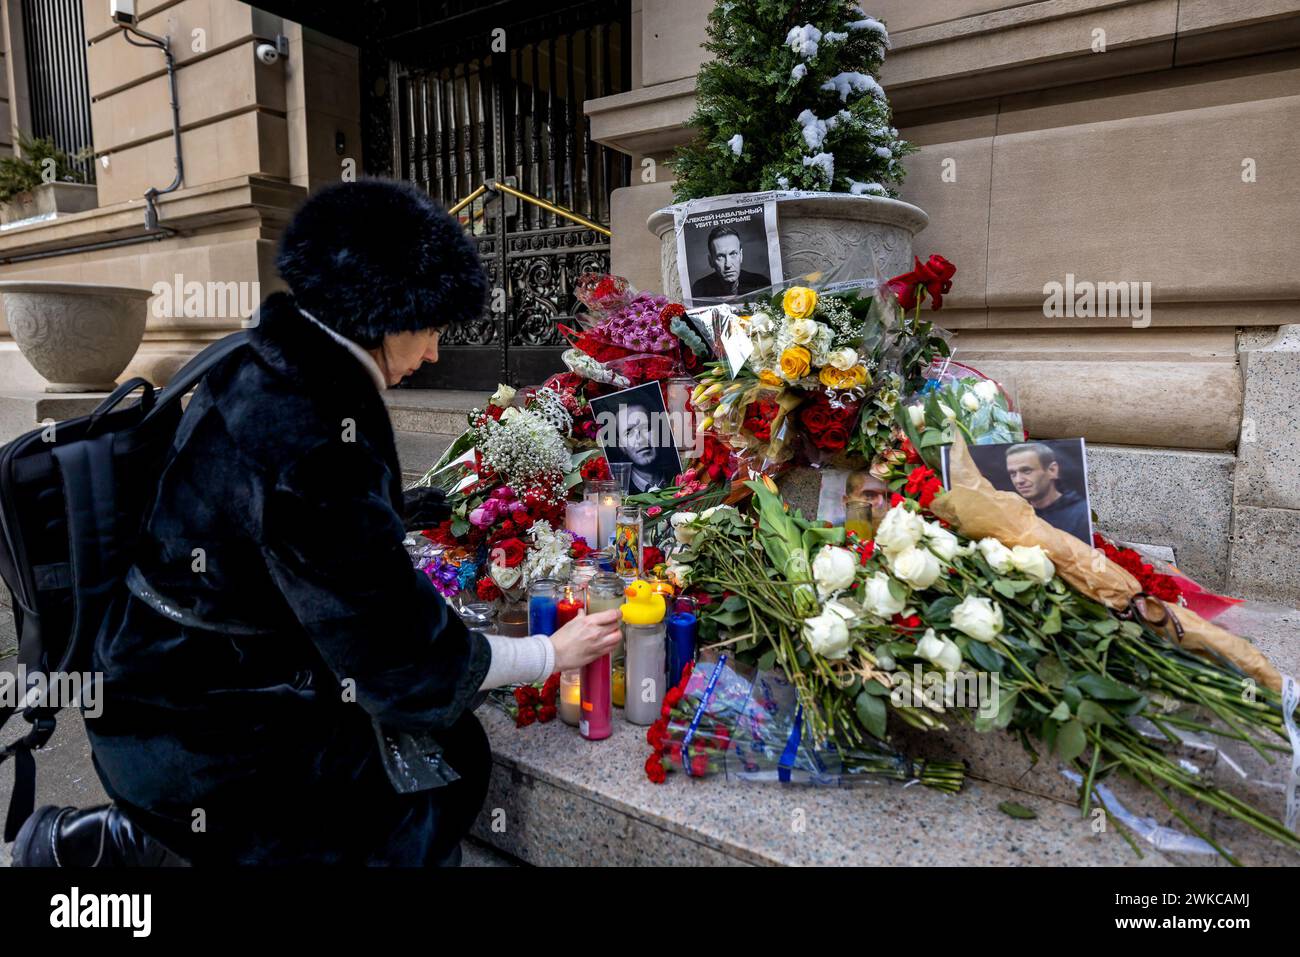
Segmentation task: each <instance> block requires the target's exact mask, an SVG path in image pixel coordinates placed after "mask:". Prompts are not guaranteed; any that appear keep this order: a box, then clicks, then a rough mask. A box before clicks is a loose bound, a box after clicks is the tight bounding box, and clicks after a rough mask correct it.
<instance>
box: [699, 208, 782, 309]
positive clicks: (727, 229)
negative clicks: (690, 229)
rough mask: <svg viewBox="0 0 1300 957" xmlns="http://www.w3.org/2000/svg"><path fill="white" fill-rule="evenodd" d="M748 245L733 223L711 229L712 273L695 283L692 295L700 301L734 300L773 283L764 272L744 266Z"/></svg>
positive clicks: (710, 255)
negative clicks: (751, 270)
mask: <svg viewBox="0 0 1300 957" xmlns="http://www.w3.org/2000/svg"><path fill="white" fill-rule="evenodd" d="M744 261H745V246H744V243H743V242H742V241H741V239H740V233H738V232H737V231H736V230H735V229H734V228H732V227H731V226H715V227H714V228H713V229H712V230H711V231H710V232H709V240H708V268H709V270H710V272H709V273H708V275H706V276H703V277H702V278H700V279H697V280H696V281H695V282H694V283H693V284H692V285H691V297H692V298H693V299H694V300H696V301H697V302H698V301H700V300H707V299H730V298H732V297H734V296H742V295H744V294H745V293H749V292H753V291H754V290H755V289H762V288H763V287H765V286H769V285H771V279H769V278H768V277H767V276H766V275H764V274H762V273H756V272H749V271H747V270H745V269H744V268H743V264H744Z"/></svg>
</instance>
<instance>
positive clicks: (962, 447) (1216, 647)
mask: <svg viewBox="0 0 1300 957" xmlns="http://www.w3.org/2000/svg"><path fill="white" fill-rule="evenodd" d="M948 480H949V485H950V490H949V491H947V492H944V493H941V494H939V495H938V496H937V497H936V498H935V500H934V502H933V504H932V505H931V511H933V512H934V514H935V515H937V516H939V518H941V519H943V520H944V521H946V522H949V523H950V524H952V525H954V526H956V527H957V528H958V529H959V530H960V531H961V533H962V534H963V535H965V536H966V537H967V538H971V539H974V540H976V541H978V540H979V539H981V538H996V539H997V540H998V541H1000V542H1002V544H1004V545H1006V546H1008V547H1012V546H1015V545H1040V546H1042V548H1043V550H1044V551H1045V552H1047V556H1048V557H1049V558H1050V559H1051V560H1052V564H1054V565H1055V566H1056V573H1057V574H1058V575H1060V576H1061V577H1062V578H1063V579H1065V581H1066V582H1067V583H1068V584H1069V585H1070V586H1071V587H1072V588H1074V589H1075V590H1076V591H1079V592H1082V593H1083V594H1084V595H1087V596H1088V597H1089V598H1092V599H1094V600H1096V601H1099V602H1101V603H1102V604H1104V605H1106V607H1108V608H1111V609H1114V610H1115V611H1124V610H1126V609H1128V608H1129V607H1130V606H1132V607H1133V608H1135V609H1136V610H1137V611H1138V612H1139V613H1140V614H1141V615H1142V616H1143V617H1144V618H1145V619H1146V620H1147V622H1148V623H1150V624H1151V625H1152V627H1153V628H1155V630H1156V631H1158V632H1160V633H1161V634H1163V635H1164V636H1165V637H1166V638H1168V639H1169V640H1170V641H1172V642H1174V643H1175V644H1178V645H1180V646H1181V647H1182V648H1184V649H1186V650H1187V651H1192V652H1197V653H1199V654H1201V655H1204V656H1206V657H1208V658H1216V657H1217V658H1222V659H1224V660H1226V661H1228V662H1229V663H1231V664H1232V665H1234V666H1236V667H1237V668H1239V669H1240V670H1241V671H1242V672H1243V673H1245V674H1247V675H1250V676H1251V677H1252V678H1254V679H1255V680H1256V681H1258V682H1259V683H1260V684H1262V685H1264V686H1265V687H1267V688H1271V689H1272V690H1274V691H1280V690H1281V689H1282V676H1281V674H1279V673H1278V670H1277V669H1276V668H1274V667H1273V665H1272V664H1270V663H1269V660H1268V659H1267V658H1265V657H1264V655H1263V654H1262V653H1261V652H1260V650H1259V649H1258V648H1256V647H1255V646H1254V645H1252V644H1251V643H1250V642H1249V641H1247V640H1246V639H1244V638H1240V637H1238V636H1237V635H1234V634H1233V633H1232V632H1230V631H1227V630H1226V629H1223V628H1220V627H1219V626H1218V625H1215V624H1213V623H1212V622H1208V621H1206V620H1205V619H1204V618H1202V617H1201V616H1200V615H1198V614H1196V612H1194V611H1192V610H1191V609H1189V608H1184V607H1182V606H1181V605H1169V606H1162V605H1161V603H1160V602H1158V601H1156V600H1155V599H1151V598H1144V599H1139V600H1138V601H1137V602H1134V598H1136V597H1137V596H1138V595H1139V594H1140V592H1141V586H1140V585H1139V584H1138V580H1137V579H1136V578H1134V577H1133V576H1132V575H1130V574H1129V573H1128V572H1127V571H1125V570H1124V569H1123V568H1120V567H1119V566H1118V565H1116V564H1115V563H1114V562H1112V561H1111V560H1110V559H1108V558H1107V557H1106V556H1105V554H1103V553H1102V552H1101V551H1100V550H1099V549H1096V548H1092V547H1091V546H1090V545H1087V544H1085V543H1084V542H1082V541H1080V540H1079V539H1077V538H1075V537H1074V536H1073V535H1070V534H1068V533H1067V532H1063V531H1061V530H1060V529H1059V528H1055V527H1053V526H1052V525H1049V524H1048V523H1047V522H1045V521H1043V520H1042V519H1041V518H1039V517H1038V515H1037V514H1036V513H1035V512H1034V507H1033V506H1032V505H1030V504H1029V503H1028V502H1026V501H1025V500H1024V499H1023V498H1021V497H1020V496H1019V495H1017V494H1016V493H1014V492H1001V491H998V490H997V489H995V488H994V487H993V485H992V484H991V483H990V482H989V480H988V479H986V478H985V477H984V476H983V475H981V474H980V472H979V469H978V468H976V467H975V462H974V460H973V459H972V458H971V455H970V451H969V450H968V449H967V448H966V442H965V440H964V439H963V438H962V437H961V435H960V434H959V435H957V436H956V437H955V439H954V441H953V444H952V447H951V449H950V450H949V453H948ZM1165 608H1168V610H1169V613H1170V616H1172V618H1176V619H1177V625H1175V624H1174V621H1173V620H1172V618H1171V617H1167V616H1166V615H1165V611H1164V609H1165ZM1180 629H1181V632H1182V634H1181V636H1180V635H1179V630H1180Z"/></svg>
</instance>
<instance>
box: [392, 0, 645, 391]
mask: <svg viewBox="0 0 1300 957" xmlns="http://www.w3.org/2000/svg"><path fill="white" fill-rule="evenodd" d="M611 7H613V9H614V10H615V12H616V15H615V16H614V17H611V15H610V10H611ZM569 13H570V14H571V16H570V17H569V19H568V22H567V25H566V24H565V23H564V21H554V22H552V26H551V30H550V31H549V33H550V35H548V36H542V37H533V38H530V39H528V40H527V42H520V43H519V44H518V45H513V46H509V48H508V49H505V50H504V51H499V52H492V53H486V54H485V55H483V56H480V57H478V58H474V59H461V60H460V61H459V62H454V63H445V64H436V63H435V64H433V65H428V66H424V67H421V68H410V67H406V66H402V65H395V66H394V68H393V74H392V90H393V97H392V103H393V112H394V115H393V123H392V129H393V166H394V172H395V173H396V174H397V175H399V176H401V177H403V178H405V179H408V180H410V181H412V182H414V183H416V184H417V185H419V186H420V187H421V188H423V189H425V190H427V191H428V192H429V194H430V195H431V196H433V197H434V198H435V199H438V200H440V201H441V202H443V203H444V204H446V205H447V206H448V207H449V208H453V209H457V208H459V212H458V215H459V216H460V219H461V222H462V223H463V224H464V226H465V228H466V229H468V230H469V231H470V232H471V234H472V235H474V236H475V237H476V239H477V241H478V245H479V251H480V254H481V255H482V257H483V262H484V266H485V268H486V269H487V271H488V275H489V279H490V284H491V288H492V291H493V292H492V297H491V301H490V302H489V307H488V311H487V312H486V313H485V314H484V316H483V318H482V319H481V320H479V321H478V322H474V323H467V324H465V325H463V326H461V327H458V328H456V329H454V330H449V331H448V333H447V334H446V335H445V336H444V337H443V353H444V355H443V359H442V361H441V362H439V364H438V366H437V369H436V371H435V370H428V371H426V372H425V373H423V374H417V375H416V376H414V377H412V379H411V380H410V382H409V383H408V384H409V385H411V386H414V387H417V388H420V387H428V386H433V385H436V386H439V387H442V388H463V389H488V388H492V387H493V386H495V384H496V383H497V382H498V381H502V382H509V383H511V384H530V383H535V382H540V381H542V380H543V379H544V378H546V376H548V375H550V374H551V373H553V372H557V371H560V370H561V369H562V368H563V367H562V364H561V363H560V360H559V353H560V351H561V349H562V345H563V339H562V337H561V335H560V333H559V331H558V329H557V328H556V324H557V322H565V321H566V318H567V317H571V316H572V314H573V311H574V306H575V301H574V298H573V288H574V283H575V281H576V280H577V278H578V277H579V276H580V275H581V274H582V273H584V272H589V271H604V270H607V269H608V268H609V239H608V231H607V230H604V229H599V228H591V226H592V225H597V226H599V225H601V224H603V225H608V223H609V194H610V191H611V190H613V189H615V188H617V187H619V186H625V185H627V183H628V181H629V177H630V173H631V161H630V159H629V158H628V157H625V156H623V155H621V154H619V153H617V152H615V151H613V150H610V149H607V148H606V147H603V146H600V145H599V144H596V143H593V142H592V140H591V130H590V125H589V123H588V121H587V118H586V117H585V116H584V115H583V111H582V104H583V101H584V100H587V99H592V98H594V97H599V96H607V95H610V94H612V93H617V92H620V91H621V90H625V89H627V88H628V86H629V73H630V69H629V57H630V54H629V51H628V48H627V45H628V42H629V30H628V18H627V4H626V3H622V4H614V5H611V4H608V3H604V4H585V5H584V7H583V15H582V16H572V14H573V13H574V10H573V9H571V10H570V11H569ZM506 32H507V36H509V35H510V33H511V32H512V31H510V30H509V29H507V31H506ZM487 42H488V41H487V40H485V41H484V46H487ZM496 183H500V184H503V185H504V186H508V187H510V188H511V189H510V190H509V191H506V190H497V189H491V188H489V189H483V187H484V186H485V185H487V186H493V185H495V184H496ZM476 190H477V191H478V193H477V194H476V192H475V191H476ZM519 194H524V195H525V196H532V197H536V198H538V199H539V200H541V201H542V202H540V203H537V202H530V201H528V200H527V199H521V198H520V196H519ZM467 199H469V202H465V200H467ZM557 207H558V208H557ZM566 211H571V212H572V213H575V214H577V216H576V217H570V216H566V215H565V212H566Z"/></svg>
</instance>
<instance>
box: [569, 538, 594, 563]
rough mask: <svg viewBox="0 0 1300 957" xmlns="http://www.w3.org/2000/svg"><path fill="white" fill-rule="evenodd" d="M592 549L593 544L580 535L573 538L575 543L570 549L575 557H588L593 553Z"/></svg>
mask: <svg viewBox="0 0 1300 957" xmlns="http://www.w3.org/2000/svg"><path fill="white" fill-rule="evenodd" d="M591 550H592V549H591V546H590V545H588V544H587V540H586V539H585V538H583V537H582V536H581V535H579V536H578V537H577V538H575V539H574V540H573V545H572V547H571V548H570V549H569V553H570V554H571V555H572V556H573V557H574V558H586V557H587V556H588V555H590V554H591Z"/></svg>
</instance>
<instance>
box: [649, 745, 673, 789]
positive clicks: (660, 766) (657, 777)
mask: <svg viewBox="0 0 1300 957" xmlns="http://www.w3.org/2000/svg"><path fill="white" fill-rule="evenodd" d="M645 776H646V777H648V778H649V779H650V781H651V782H652V783H653V784H663V783H664V782H665V781H666V780H668V772H667V771H665V770H664V762H663V758H661V757H660V756H659V752H657V751H656V752H655V753H654V754H652V755H650V757H648V758H646V762H645Z"/></svg>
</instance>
